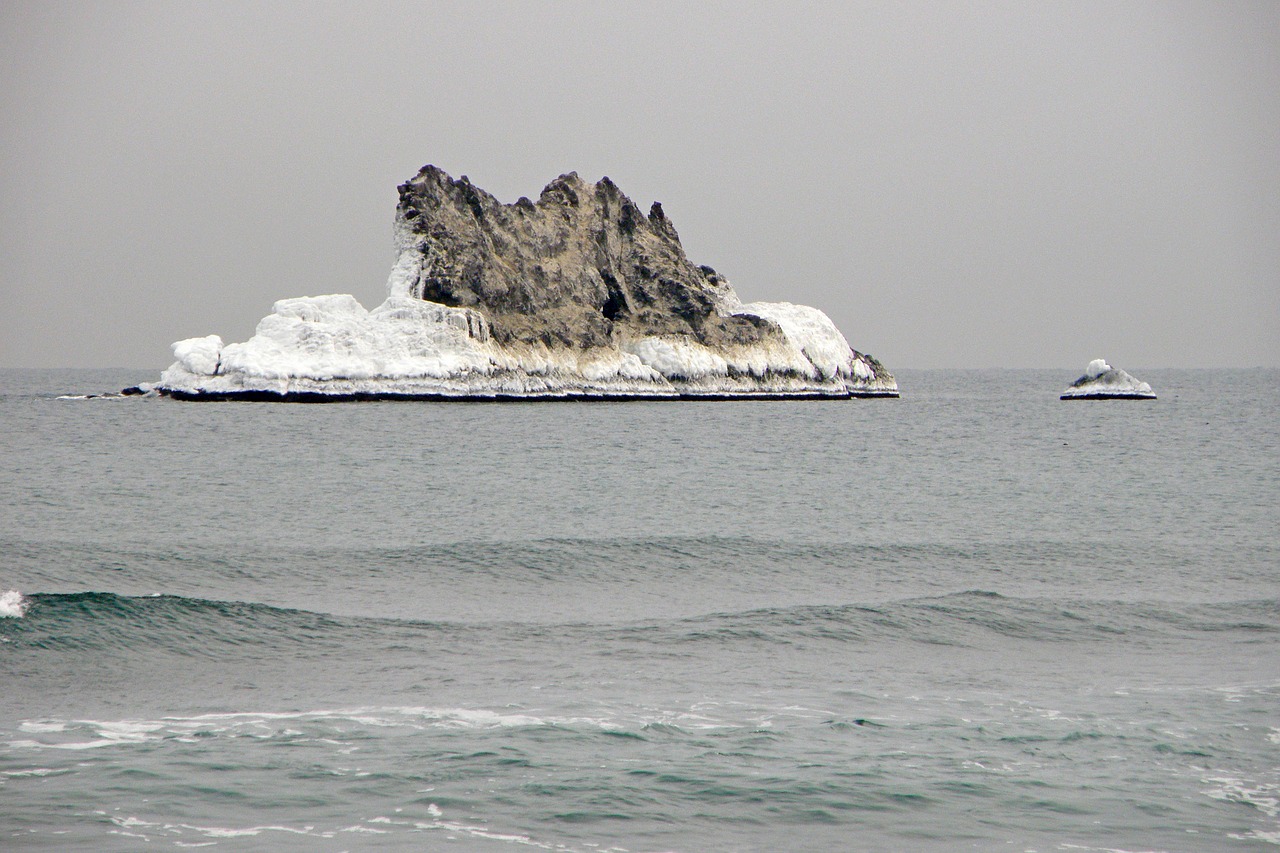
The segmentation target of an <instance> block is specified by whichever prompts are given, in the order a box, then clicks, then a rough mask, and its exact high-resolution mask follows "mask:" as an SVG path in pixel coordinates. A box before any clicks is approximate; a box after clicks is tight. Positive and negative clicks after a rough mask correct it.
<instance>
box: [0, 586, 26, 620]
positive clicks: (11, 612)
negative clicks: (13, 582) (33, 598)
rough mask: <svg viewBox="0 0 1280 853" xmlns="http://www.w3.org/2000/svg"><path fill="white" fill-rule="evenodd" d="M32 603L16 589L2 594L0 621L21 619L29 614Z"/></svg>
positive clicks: (0, 599) (0, 594)
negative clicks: (28, 608)
mask: <svg viewBox="0 0 1280 853" xmlns="http://www.w3.org/2000/svg"><path fill="white" fill-rule="evenodd" d="M29 606H30V602H29V601H27V599H25V598H23V596H22V593H20V592H18V591H17V590H16V589H9V590H5V591H4V592H3V593H0V619H6V618H7V619H21V618H22V617H23V616H25V615H26V613H27V607H29Z"/></svg>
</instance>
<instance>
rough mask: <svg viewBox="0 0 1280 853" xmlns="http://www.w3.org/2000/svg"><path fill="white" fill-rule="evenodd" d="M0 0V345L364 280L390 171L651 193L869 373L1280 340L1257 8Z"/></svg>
mask: <svg viewBox="0 0 1280 853" xmlns="http://www.w3.org/2000/svg"><path fill="white" fill-rule="evenodd" d="M258 6H259V4H257V3H253V4H231V5H228V4H227V3H224V2H218V3H209V4H198V3H193V2H182V3H174V2H161V3H119V2H117V3H103V4H99V3H88V2H85V3H74V4H72V3H66V4H63V3H47V2H39V3H37V2H31V3H15V2H11V1H10V0H0V288H2V291H0V294H2V295H3V309H2V310H0V367H55V366H56V367H64V366H73V367H82V366H127V367H154V368H155V369H156V371H157V372H158V371H159V370H160V369H162V368H163V367H165V366H167V365H168V364H169V363H170V362H171V361H172V357H171V354H170V352H169V344H170V343H171V342H172V341H175V340H178V339H180V338H185V337H191V336H194V335H204V334H210V333H216V334H220V335H222V336H223V338H224V339H225V340H227V341H233V340H244V339H246V338H247V337H248V336H250V335H251V334H252V332H253V328H254V326H255V324H256V323H257V321H258V319H260V318H261V317H262V316H263V315H264V314H266V313H267V312H268V311H269V310H270V308H271V303H272V302H274V301H275V300H276V299H280V298H284V297H290V296H302V295H315V294H321V293H353V294H355V295H356V297H357V298H358V299H360V301H361V302H363V303H364V304H365V305H366V306H367V307H372V306H374V305H376V304H377V303H378V302H380V301H381V300H382V298H383V295H384V285H385V282H386V277H387V273H388V271H389V270H390V267H391V263H392V260H393V258H392V252H391V222H392V216H393V213H394V207H395V203H396V189H395V188H396V185H397V184H398V183H400V182H401V181H403V180H405V179H407V178H409V177H410V176H412V175H413V174H414V173H415V172H416V171H417V169H418V167H420V166H422V165H423V164H424V163H435V164H436V165H439V166H440V167H441V168H443V169H445V170H446V171H448V172H450V173H451V174H453V175H454V176H455V177H457V176H461V175H463V174H466V175H468V176H469V177H470V178H471V180H472V181H473V182H474V183H476V184H477V185H479V186H481V187H484V188H485V189H487V190H489V191H490V192H492V193H494V194H495V195H496V196H497V197H498V198H499V199H501V200H503V201H506V202H512V201H515V199H516V198H518V197H519V196H521V195H528V196H531V197H536V195H537V193H538V191H539V190H540V189H541V188H542V186H543V185H544V184H546V183H547V182H548V181H550V180H551V179H552V178H554V177H556V176H557V175H559V174H560V173H562V172H567V171H570V170H577V171H578V173H579V174H581V175H582V176H583V177H584V178H587V179H590V180H596V179H598V178H599V177H601V176H602V175H608V176H610V177H611V178H613V179H614V181H615V182H616V183H617V184H618V185H619V186H620V187H621V188H622V189H623V191H624V192H626V193H627V194H628V195H630V196H631V197H632V198H633V199H634V200H635V201H636V202H637V203H638V204H640V205H641V207H642V208H644V209H647V208H648V204H649V203H650V202H651V201H653V200H655V199H656V200H660V201H661V202H662V203H663V206H664V208H665V209H666V211H667V213H668V215H669V216H670V217H671V218H672V220H673V221H674V222H675V224H676V227H677V228H678V229H679V231H680V235H681V237H682V239H683V241H684V245H685V249H686V250H687V251H688V253H689V257H690V258H691V259H692V260H693V261H694V262H695V263H705V264H710V265H711V266H714V267H715V268H716V269H717V270H720V271H721V272H722V273H724V274H725V275H727V276H728V277H729V279H730V280H731V281H732V282H733V284H734V286H735V287H736V288H737V290H738V293H739V294H740V295H741V296H742V297H743V299H745V300H748V301H751V300H760V299H765V300H789V301H793V302H801V303H806V304H810V305H815V306H817V307H819V308H821V309H823V310H824V311H826V312H827V313H828V314H829V315H830V316H831V318H832V319H833V320H834V321H835V322H836V324H837V325H838V326H839V327H840V328H841V330H842V331H844V333H845V336H846V337H848V338H849V341H850V343H852V344H853V346H854V347H855V348H857V349H860V350H863V351H865V352H871V353H874V354H875V355H876V356H877V357H879V358H881V359H882V360H883V361H884V362H885V363H886V364H887V365H888V366H889V368H890V369H893V368H895V367H998V366H1008V367H1059V368H1070V369H1083V367H1084V365H1085V364H1086V363H1087V362H1088V361H1089V360H1090V359H1092V358H1095V357H1098V356H1102V357H1105V358H1107V359H1109V360H1110V361H1111V362H1112V363H1113V364H1118V365H1121V366H1125V367H1163V366H1188V367H1189V366H1200V365H1204V366H1253V365H1268V366H1280V3H1275V2H1261V3H1247V2H1232V3H1221V2H1194V3H1188V2H1158V3H1147V2H1127V3H1116V2H1111V0H1107V2H1096V3H1092V2H1074V1H1073V2H1062V3H1053V2H1033V3H1028V2H1021V0H1019V2H1011V3H972V2H958V3H945V2H928V3H898V2H894V3H889V2H885V3H854V2H841V3H829V4H807V5H805V4H797V3H796V2H794V0H788V1H787V2H776V3H775V2H753V3H741V4H734V5H728V4H724V5H721V4H713V3H701V2H700V3H671V4H664V3H644V4H617V3H581V4H579V3H567V2H562V3H536V2H512V3H499V2H492V3H434V2H417V3H409V2H406V3H387V4H377V3H360V4H354V3H352V4H345V5H338V4H333V5H329V4H322V3H297V4H292V3H291V4H284V3H276V4H265V6H264V8H259V7H258Z"/></svg>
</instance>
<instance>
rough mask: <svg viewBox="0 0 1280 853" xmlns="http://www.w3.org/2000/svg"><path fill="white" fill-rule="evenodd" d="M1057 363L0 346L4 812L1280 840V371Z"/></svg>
mask: <svg viewBox="0 0 1280 853" xmlns="http://www.w3.org/2000/svg"><path fill="white" fill-rule="evenodd" d="M1131 370H1132V368H1131ZM1078 372H1079V371H1078V370H1073V369H1063V370H938V371H924V370H920V371H911V370H902V371H900V372H898V379H899V382H900V385H901V388H902V397H901V399H896V400H848V401H827V402H818V401H742V402H658V401H647V402H596V403H583V402H576V403H575V402H560V403H552V402H526V403H421V402H416V403H415V402H362V403H331V404H282V403H249V402H222V403H190V402H178V401H174V400H170V399H163V398H145V397H144V398H138V397H130V398H122V397H111V396H106V397H101V396H99V397H93V396H88V395H93V394H101V393H104V392H114V391H118V390H119V389H120V388H122V387H124V386H126V385H132V384H134V383H137V382H139V381H146V380H154V379H155V378H156V374H155V372H153V371H109V370H71V371H58V370H49V371H34V370H5V371H0V449H2V450H3V452H2V453H0V458H2V459H3V462H2V464H0V849H3V850H6V851H10V850H71V851H79V850H86V851H135V850H171V849H178V848H208V849H210V850H216V851H257V850H283V851H342V850H353V851H354V850H396V851H400V850H423V851H435V850H446V851H449V850H456V851H504V853H518V851H523V850H551V851H575V853H605V851H612V852H613V853H621V851H627V853H658V852H659V851H681V853H696V852H697V851H724V852H725V853H727V851H835V850H853V851H898V850H909V851H916V850H920V851H952V850H1013V851H1215V850H1226V851H1235V850H1241V851H1246V850H1273V849H1276V845H1278V844H1280V371H1277V370H1271V369H1255V370H1208V369H1201V370H1172V369H1166V370H1160V369H1145V370H1144V369H1137V370H1132V372H1135V373H1136V374H1137V375H1139V376H1140V377H1141V378H1142V379H1144V380H1146V381H1147V382H1149V383H1150V384H1151V385H1152V386H1153V387H1154V388H1155V390H1156V393H1157V394H1158V395H1159V399H1158V400H1155V401H1100V402H1080V401H1072V402H1063V401H1060V400H1059V399H1058V395H1059V393H1060V392H1061V391H1062V390H1063V389H1064V388H1065V387H1066V386H1067V385H1069V384H1070V383H1071V382H1072V381H1073V380H1074V379H1075V378H1076V375H1077V374H1078Z"/></svg>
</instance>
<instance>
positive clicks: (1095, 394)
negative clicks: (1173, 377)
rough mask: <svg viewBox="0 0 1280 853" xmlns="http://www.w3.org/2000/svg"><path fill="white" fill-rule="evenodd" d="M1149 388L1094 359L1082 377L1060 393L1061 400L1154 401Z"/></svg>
mask: <svg viewBox="0 0 1280 853" xmlns="http://www.w3.org/2000/svg"><path fill="white" fill-rule="evenodd" d="M1155 398H1156V395H1155V392H1153V391H1152V390H1151V386H1150V385H1148V384H1147V383H1145V382H1143V381H1141V380H1140V379H1138V378H1136V377H1134V376H1132V375H1130V374H1129V373H1127V372H1126V371H1123V370H1121V369H1120V368H1118V367H1112V366H1111V365H1109V364H1107V362H1106V360H1105V359H1101V358H1095V359H1094V360H1093V361H1091V362H1089V366H1088V367H1086V368H1085V369H1084V375H1083V376H1081V377H1080V378H1079V379H1077V380H1076V381H1075V382H1073V383H1071V387H1069V388H1068V389H1067V390H1066V391H1064V392H1062V397H1061V398H1060V399H1063V400H1154V399H1155Z"/></svg>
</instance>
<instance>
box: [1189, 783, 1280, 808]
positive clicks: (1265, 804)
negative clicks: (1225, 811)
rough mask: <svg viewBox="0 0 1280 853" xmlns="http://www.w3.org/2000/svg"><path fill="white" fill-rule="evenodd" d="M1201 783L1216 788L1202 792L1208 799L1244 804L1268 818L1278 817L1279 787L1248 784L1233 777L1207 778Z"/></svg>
mask: <svg viewBox="0 0 1280 853" xmlns="http://www.w3.org/2000/svg"><path fill="white" fill-rule="evenodd" d="M1201 781H1202V782H1204V783H1205V784H1213V785H1215V786H1216V787H1213V788H1210V789H1208V790H1206V791H1203V792H1202V793H1204V794H1205V795H1206V796H1208V797H1211V798H1213V799H1215V800H1222V801H1224V802H1228V803H1244V804H1246V805H1250V806H1253V807H1254V808H1256V809H1257V810H1258V811H1260V812H1262V813H1263V814H1265V815H1267V816H1268V817H1280V785H1277V784H1272V783H1268V782H1249V781H1247V780H1245V779H1240V778H1237V777H1234V776H1209V777H1206V778H1204V779H1202V780H1201Z"/></svg>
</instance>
